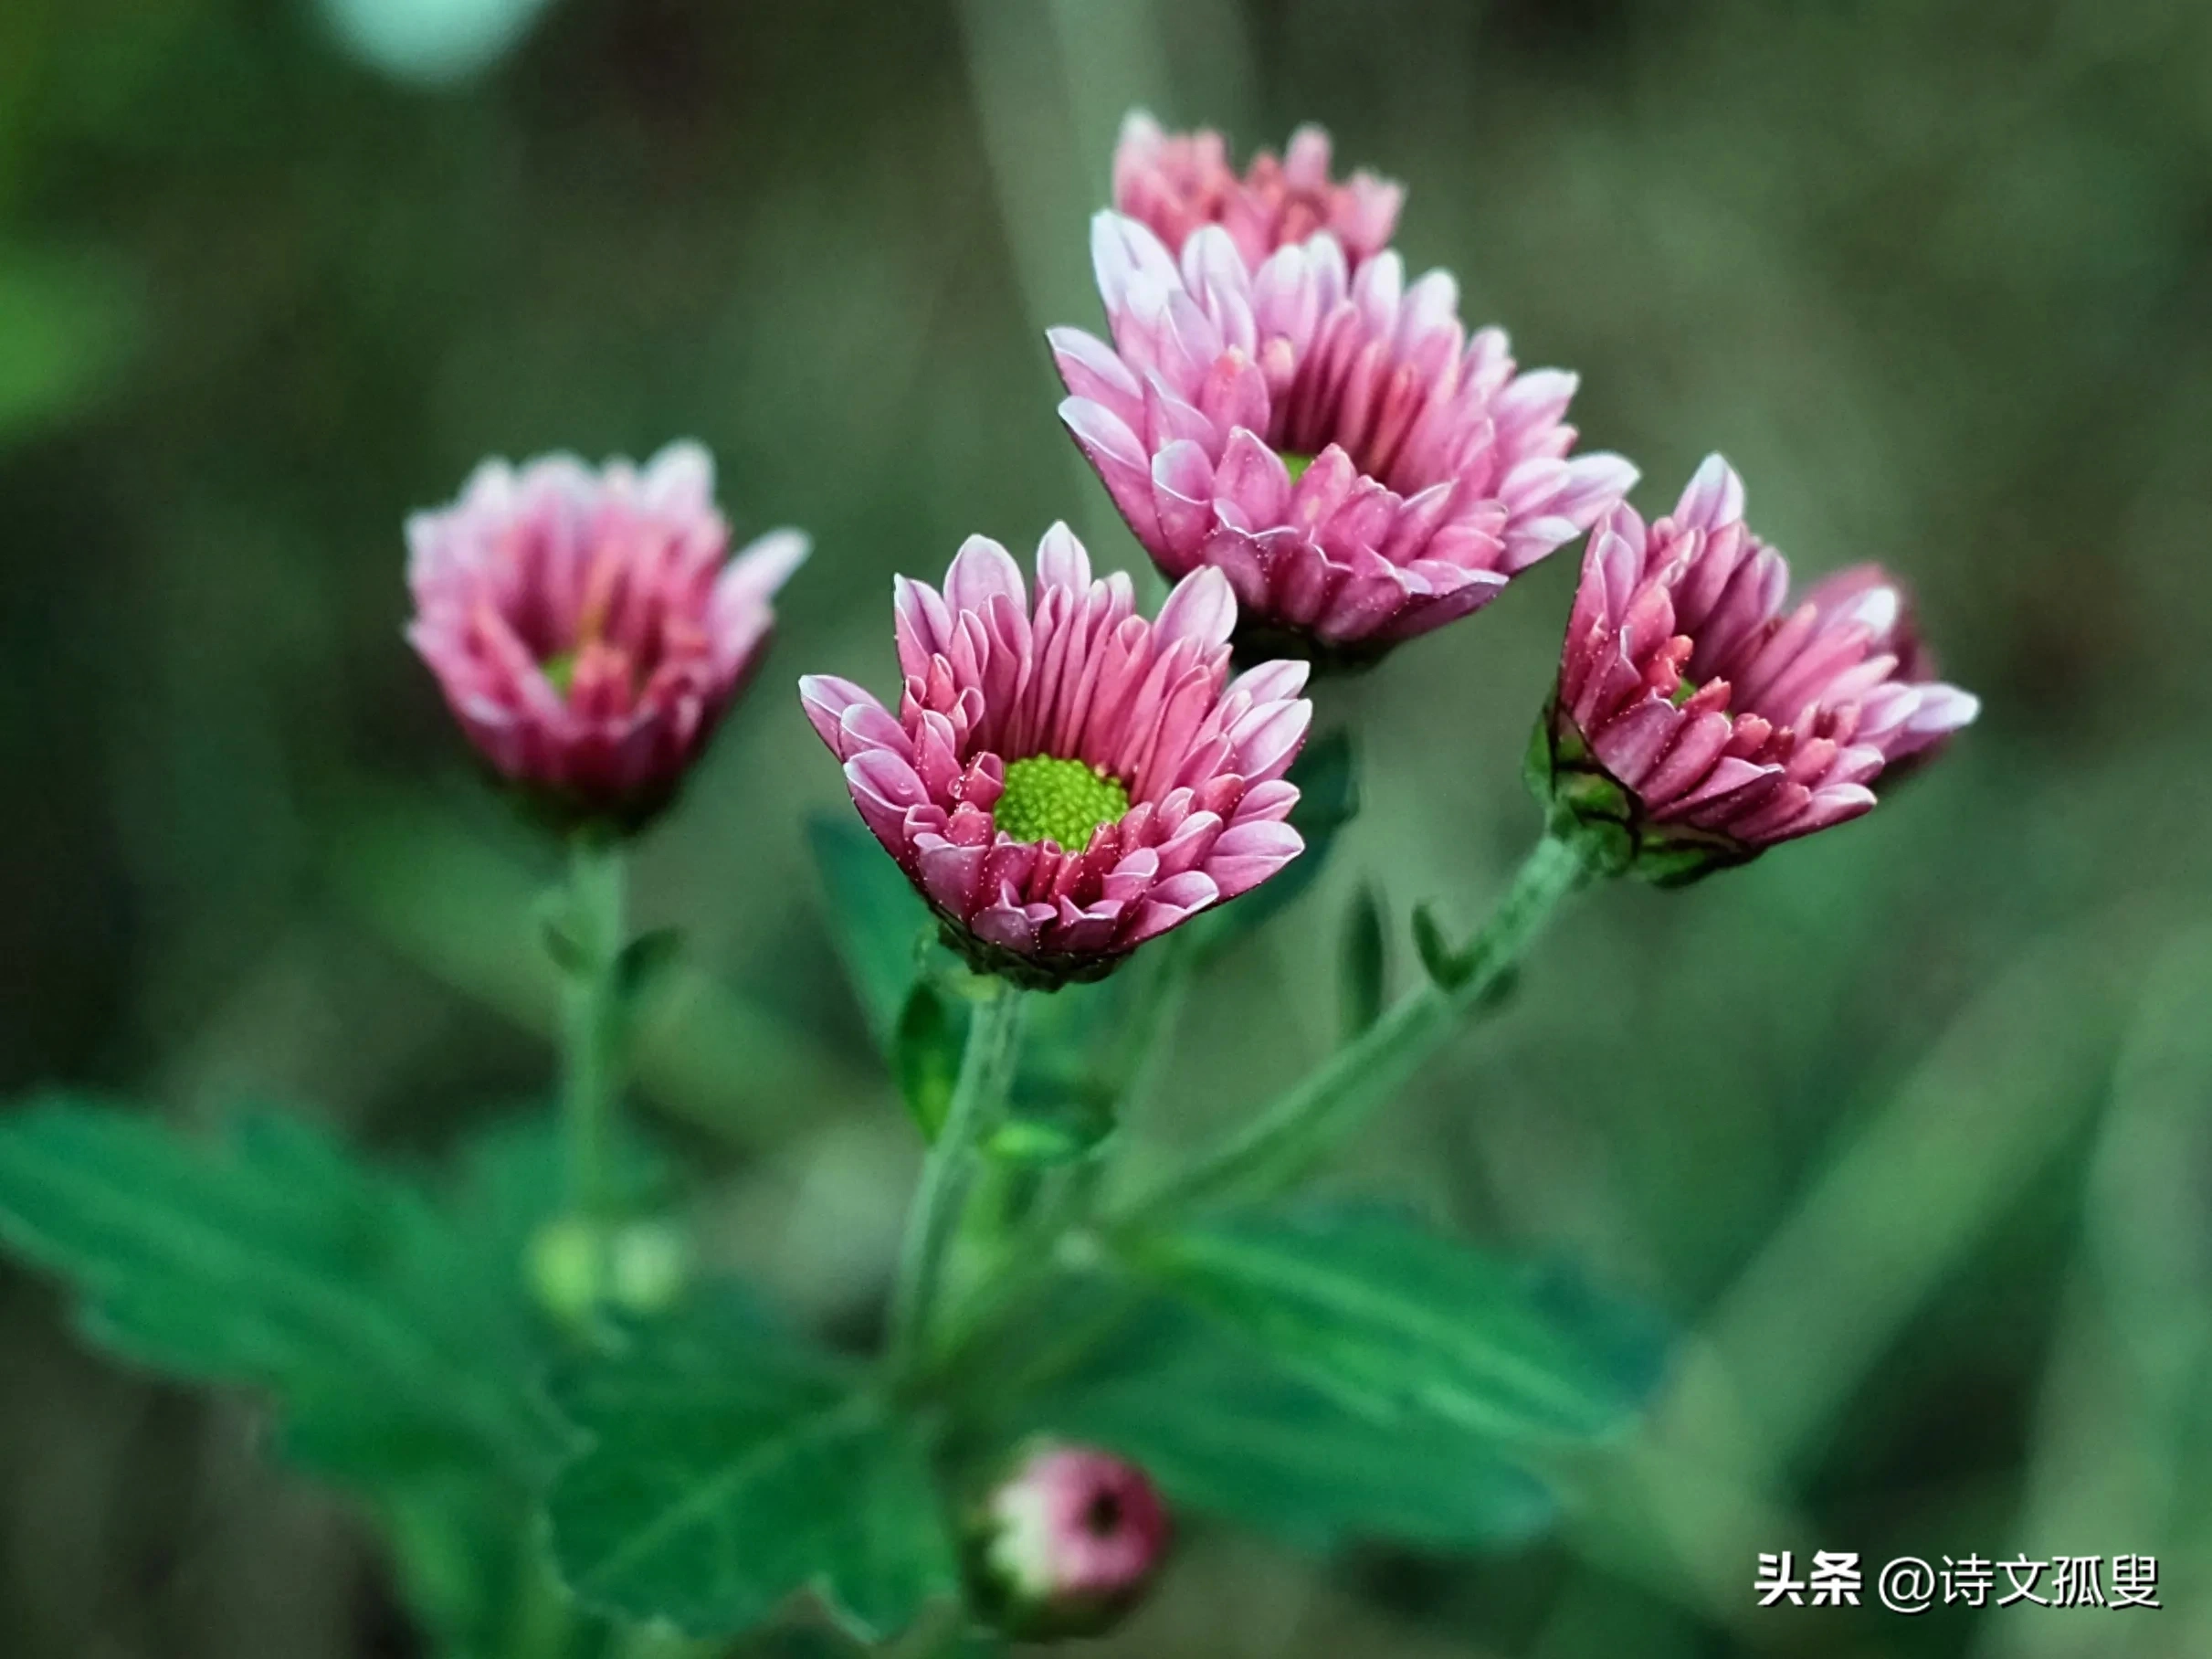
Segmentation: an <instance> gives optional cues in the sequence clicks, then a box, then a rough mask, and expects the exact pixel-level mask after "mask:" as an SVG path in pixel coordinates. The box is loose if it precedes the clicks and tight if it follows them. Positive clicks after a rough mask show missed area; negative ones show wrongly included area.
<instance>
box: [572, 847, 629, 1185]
mask: <svg viewBox="0 0 2212 1659" xmlns="http://www.w3.org/2000/svg"><path fill="white" fill-rule="evenodd" d="M623 873H624V872H623V855H622V845H621V843H620V842H619V841H616V840H610V839H608V838H606V837H605V836H603V835H598V834H595V833H593V832H592V831H589V830H579V831H578V832H577V833H576V835H575V836H574V838H573V839H572V840H570V842H569V865H568V905H567V910H566V914H565V916H564V927H565V929H566V931H567V934H568V936H569V940H570V942H571V944H572V945H573V946H574V950H575V957H576V960H575V961H574V964H572V965H571V967H570V969H569V971H568V973H567V975H566V983H565V985H564V988H563V993H562V995H563V1007H562V1038H563V1062H564V1071H563V1075H562V1083H561V1115H562V1122H563V1126H564V1130H565V1132H566V1137H567V1142H568V1209H569V1213H570V1215H571V1216H572V1217H574V1218H576V1219H578V1220H583V1221H585V1222H587V1223H594V1224H599V1223H605V1222H606V1221H608V1220H612V1219H614V1218H613V1214H612V1212H613V1210H614V1209H615V1201H616V1194H615V1193H614V1191H613V1190H612V1180H613V1171H612V1162H613V1148H614V1141H615V1122H616V1112H617V1111H618V1110H619V1107H620V1104H621V1103H620V1093H621V1087H622V995H621V987H620V984H619V978H618V974H619V964H620V960H621V956H622V946H623V936H622V935H623V926H624V923H623V886H624V882H623Z"/></svg>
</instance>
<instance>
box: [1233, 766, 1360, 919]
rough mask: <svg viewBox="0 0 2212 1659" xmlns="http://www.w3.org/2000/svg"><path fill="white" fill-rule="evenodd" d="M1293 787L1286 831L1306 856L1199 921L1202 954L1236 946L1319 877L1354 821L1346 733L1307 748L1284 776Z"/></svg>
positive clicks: (1356, 794) (1355, 769) (1356, 791)
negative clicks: (1297, 837) (1298, 838)
mask: <svg viewBox="0 0 2212 1659" xmlns="http://www.w3.org/2000/svg"><path fill="white" fill-rule="evenodd" d="M1286 776H1287V777H1289V779H1290V782H1291V783H1294V784H1296V785H1297V786H1298V804H1297V805H1296V806H1294V807H1292V808H1290V826H1291V828H1292V829H1296V830H1297V831H1298V832H1299V833H1300V834H1301V835H1302V836H1304V837H1305V839H1306V850H1305V851H1303V852H1301V853H1300V854H1299V855H1298V857H1296V858H1295V859H1293V860H1291V861H1290V863H1289V865H1287V866H1286V867H1285V868H1284V869H1283V870H1282V871H1281V872H1280V873H1278V874H1277V875H1275V876H1272V877H1270V878H1269V880H1267V881H1265V882H1261V883H1260V884H1259V886H1258V887H1256V888H1254V889H1253V890H1252V891H1251V892H1250V893H1247V894H1245V895H1244V896H1243V897H1242V898H1240V899H1238V900H1237V901H1236V902H1235V903H1231V904H1226V905H1224V906H1222V908H1221V909H1219V910H1218V911H1216V912H1214V913H1213V914H1211V915H1210V916H1207V917H1205V918H1202V919H1201V921H1200V923H1199V924H1198V925H1200V926H1201V927H1202V929H1203V933H1204V937H1205V940H1206V950H1207V951H1208V952H1209V953H1212V954H1218V953H1219V952H1220V951H1221V950H1223V949H1225V948H1227V946H1229V945H1231V944H1233V943H1234V942H1235V941H1236V940H1238V939H1239V938H1241V937H1243V936H1244V935H1247V934H1248V933H1250V932H1252V931H1253V930H1254V929H1256V928H1258V927H1259V926H1260V925H1262V924H1264V923H1266V922H1267V921H1269V919H1270V918H1272V917H1273V916H1274V915H1276V914H1278V913H1279V912H1280V911H1282V910H1284V909H1286V908H1288V907H1289V906H1290V904H1291V903H1293V902H1294V901H1296V900H1297V899H1298V898H1299V897H1300V895H1301V894H1302V893H1304V892H1305V891H1306V889H1308V888H1309V887H1311V886H1312V885H1313V883H1314V882H1316V881H1318V880H1319V879H1320V877H1321V872H1322V867H1323V866H1324V865H1326V864H1327V862H1328V861H1329V853H1330V851H1331V850H1332V849H1333V848H1334V847H1335V845H1336V838H1337V836H1338V835H1339V834H1340V833H1341V832H1342V831H1343V829H1344V827H1345V826H1346V825H1347V824H1349V823H1351V821H1352V820H1353V819H1354V818H1356V817H1358V816H1359V809H1360V785H1359V758H1358V755H1357V752H1356V751H1355V749H1354V746H1353V742H1352V734H1351V733H1350V732H1348V731H1345V730H1343V728H1341V727H1340V728H1339V729H1337V730H1336V731H1333V732H1327V733H1324V734H1322V735H1321V736H1319V737H1316V738H1314V739H1313V740H1312V741H1311V742H1310V743H1308V744H1307V745H1306V746H1305V748H1304V749H1303V750H1302V751H1301V752H1300V754H1299V756H1298V758H1297V759H1296V760H1295V761H1293V762H1291V763H1290V772H1289V773H1288V774H1287V775H1286Z"/></svg>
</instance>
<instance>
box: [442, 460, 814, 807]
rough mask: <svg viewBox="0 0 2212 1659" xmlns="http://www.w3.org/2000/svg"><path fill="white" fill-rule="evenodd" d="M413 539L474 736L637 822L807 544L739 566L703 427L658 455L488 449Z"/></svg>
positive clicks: (721, 693) (747, 650) (565, 801)
mask: <svg viewBox="0 0 2212 1659" xmlns="http://www.w3.org/2000/svg"><path fill="white" fill-rule="evenodd" d="M407 545H408V559H407V585H408V586H409V587H410V588H411V589H413V591H414V596H415V619H414V621H413V622H412V623H411V624H409V626H408V629H407V638H408V639H409V640H410V641H411V642H412V643H413V645H414V647H415V649H416V650H417V651H418V652H420V653H421V655H422V659H423V660H424V661H425V662H427V663H428V664H429V666H430V671H431V672H433V673H434V674H436V675H437V680H438V684H439V685H440V686H441V687H442V688H443V689H444V691H445V693H446V701H447V703H448V704H450V705H451V707H452V709H453V713H454V715H455V716H456V718H458V720H459V722H460V724H461V728H462V730H463V731H465V732H466V733H468V734H469V740H470V741H471V742H473V743H474V744H475V745H476V746H477V748H478V749H479V750H480V751H481V752H482V754H483V755H484V756H485V758H486V759H488V760H489V761H490V763H491V765H492V766H493V767H495V768H496V769H497V770H498V771H499V772H500V774H501V775H502V776H504V777H507V778H509V779H511V781H512V782H514V783H516V784H518V785H520V786H521V787H523V788H524V789H525V790H526V791H527V792H528V793H529V794H530V795H531V796H532V798H535V799H537V800H538V801H540V802H541V803H542V804H543V805H545V806H547V807H549V808H552V809H553V811H554V812H556V813H557V814H558V815H559V816H560V817H562V818H563V819H568V820H570V821H584V820H603V821H606V822H609V823H612V824H615V825H617V826H620V827H623V828H635V827H637V825H639V824H641V823H643V822H644V821H645V820H646V819H648V818H650V817H651V816H652V815H653V814H654V813H655V812H657V811H658V810H659V808H661V807H663V806H665V805H666V804H667V803H668V801H669V798H670V797H671V796H673V795H674V793H675V791H676V787H677V786H678V784H679V782H681V780H682V778H683V775H684V772H685V770H686V769H687V768H688V767H689V766H690V764H691V762H692V760H693V759H694V758H695V757H696V756H697V755H698V753H699V751H700V745H703V744H704V743H705V741H706V739H707V736H708V734H709V733H710V732H711V731H712V729H713V726H714V723H715V721H716V720H717V719H718V718H719V717H720V716H721V714H722V712H723V711H724V710H725V709H727V708H728V707H729V705H730V703H732V700H733V699H734V698H735V697H736V696H737V694H738V692H739V691H740V690H741V689H742V688H743V684H744V682H745V680H746V678H747V676H748V675H750V674H751V672H752V671H753V668H754V666H755V665H756V664H757V663H758V661H759V660H760V657H761V652H762V650H763V648H764V645H765V644H766V642H767V639H768V634H769V630H770V628H771V627H772V625H773V623H774V612H773V611H772V610H771V609H770V608H769V601H770V599H771V598H772V597H774V594H775V591H776V590H777V589H778V588H779V587H781V586H783V584H784V581H785V578H786V577H787V576H790V575H791V573H792V571H793V570H795V568H797V566H798V565H799V563H800V561H801V560H803V559H804V558H805V557H806V537H805V536H803V535H801V534H799V533H798V532H796V531H794V530H778V531H774V532H773V533H771V534H768V535H765V536H763V537H762V538H761V539H760V540H759V541H757V542H754V543H753V544H752V545H751V546H749V547H747V548H746V549H745V550H744V551H743V553H741V554H739V555H738V556H737V557H736V558H734V559H730V560H728V561H727V562H726V563H725V562H724V555H726V554H727V553H728V551H729V546H730V527H729V525H728V524H727V523H724V522H723V520H722V514H721V513H720V512H717V511H716V510H715V506H714V463H713V461H712V460H711V458H710V457H709V456H708V454H707V452H706V450H704V449H701V448H700V446H699V445H697V444H693V443H678V444H671V445H669V447H668V448H667V449H663V450H661V452H660V453H659V454H658V455H657V456H655V457H654V458H653V460H651V461H649V462H648V463H647V465H646V467H645V469H644V470H642V471H640V470H637V469H636V468H634V467H632V466H631V465H630V463H629V462H627V461H624V460H615V461H610V462H608V463H607V464H606V466H605V467H603V468H601V469H599V470H596V471H594V470H592V469H590V468H588V467H586V466H585V465H584V463H583V462H581V461H579V460H576V459H575V458H574V457H573V456H567V455H550V456H545V457H542V458H541V459H539V460H533V461H532V462H530V463H529V464H528V465H526V466H524V467H523V468H522V469H521V470H520V471H517V470H515V469H514V468H512V467H511V466H509V465H508V464H507V463H506V462H505V461H503V460H489V461H486V462H485V463H484V464H483V465H482V466H480V467H479V468H478V469H477V470H476V472H475V473H474V474H473V475H472V476H471V477H470V478H469V482H468V485H467V487H466V488H464V489H463V490H462V491H461V495H460V499H459V500H458V502H455V503H454V504H453V505H451V506H449V507H446V508H442V509H440V510H438V511H437V512H418V513H416V514H415V515H414V516H413V517H411V518H410V519H408V521H407Z"/></svg>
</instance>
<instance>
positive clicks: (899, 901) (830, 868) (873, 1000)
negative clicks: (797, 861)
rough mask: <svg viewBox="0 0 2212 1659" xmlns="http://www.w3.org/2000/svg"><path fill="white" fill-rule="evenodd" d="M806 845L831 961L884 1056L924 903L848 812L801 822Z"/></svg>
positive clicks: (914, 956)
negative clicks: (840, 967) (821, 896)
mask: <svg viewBox="0 0 2212 1659" xmlns="http://www.w3.org/2000/svg"><path fill="white" fill-rule="evenodd" d="M806 844H807V846H808V847H809V848H810V849H811V850H812V851H813V852H814V861H815V869H816V872H817V873H818V874H819V875H820V877H821V881H822V890H823V892H824V893H825V894H826V895H827V898H828V900H829V921H830V931H831V936H832V937H833V938H834V939H835V940H836V942H837V956H838V957H839V958H840V959H841V960H842V961H843V962H844V964H845V972H846V976H847V977H848V978H849V979H850V980H851V981H852V988H853V994H854V996H856V997H857V998H858V999H859V1002H860V1012H861V1013H862V1014H863V1015H864V1016H865V1017H866V1018H867V1020H868V1029H869V1031H870V1032H871V1033H872V1034H873V1035H874V1037H875V1040H876V1046H877V1047H878V1048H880V1050H882V1051H883V1052H885V1053H886V1054H889V1053H890V1052H891V1051H892V1049H893V1047H894V1044H895V1042H896V1039H897V1033H898V1030H899V1021H900V1018H901V1015H902V1014H903V1013H904V1012H905V1009H906V999H907V991H908V988H910V987H911V985H912V984H913V982H914V977H915V975H916V973H917V971H918V970H919V967H920V963H921V959H922V958H921V951H922V943H923V940H924V938H925V936H926V935H927V934H928V931H929V928H930V910H929V906H928V905H927V904H925V903H922V898H921V895H920V894H918V893H915V891H914V889H913V886H912V884H911V882H908V881H907V879H906V874H905V872H903V871H901V869H900V868H899V866H898V865H897V864H896V863H895V862H893V861H892V859H891V856H890V854H889V853H888V852H886V851H883V848H882V847H881V845H880V843H879V842H878V841H877V840H876V838H875V837H874V836H872V835H870V834H869V832H868V827H867V826H866V825H865V824H863V823H861V822H860V821H859V820H858V819H856V818H854V817H853V816H852V815H851V814H850V813H831V812H817V813H816V814H815V815H814V816H813V817H811V818H809V819H807V820H806Z"/></svg>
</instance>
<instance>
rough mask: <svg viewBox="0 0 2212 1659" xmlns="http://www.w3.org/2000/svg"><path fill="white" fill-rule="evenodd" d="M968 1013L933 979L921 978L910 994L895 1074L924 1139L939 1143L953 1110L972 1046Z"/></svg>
mask: <svg viewBox="0 0 2212 1659" xmlns="http://www.w3.org/2000/svg"><path fill="white" fill-rule="evenodd" d="M967 1029H968V1021H967V1009H965V1008H964V1007H957V1008H956V1007H955V1005H954V1004H953V1002H952V1001H951V1000H950V999H947V998H946V996H945V995H944V993H943V991H940V990H939V989H938V988H936V986H934V985H932V984H931V983H930V981H928V980H927V979H917V980H916V981H915V982H914V984H913V987H912V988H911V989H910V990H909V991H908V992H907V994H906V1007H905V1008H904V1009H902V1010H901V1012H900V1015H899V1029H898V1035H897V1037H896V1038H895V1040H894V1041H893V1042H892V1046H891V1070H892V1072H893V1073H894V1074H895V1075H896V1076H897V1077H898V1079H899V1093H900V1094H901V1095H902V1096H903V1097H904V1098H905V1101H906V1109H907V1110H908V1111H909V1112H911V1114H912V1115H913V1118H914V1122H915V1123H917V1124H919V1125H921V1126H922V1139H923V1140H925V1141H929V1142H932V1143H934V1142H935V1140H936V1139H937V1132H938V1131H939V1130H940V1129H942V1128H943V1127H944V1120H945V1117H946V1115H948V1114H949V1113H951V1111H952V1109H953V1089H954V1088H955V1087H956V1086H957V1085H958V1083H959V1082H960V1051H961V1049H962V1047H963V1046H964V1044H965V1042H966V1041H967Z"/></svg>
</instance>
